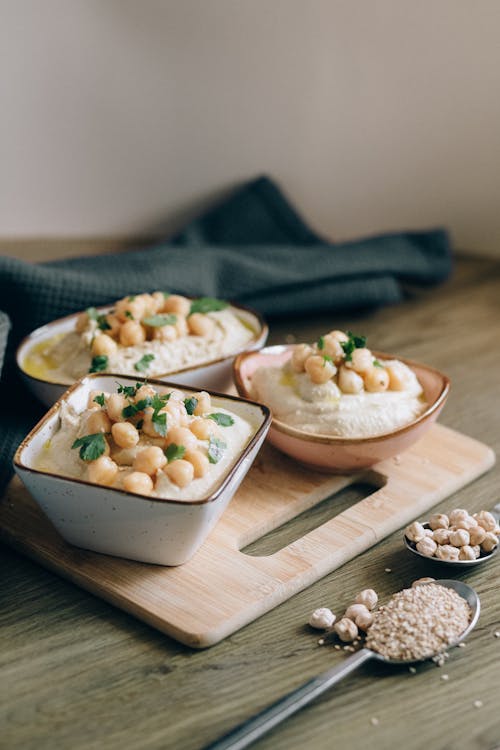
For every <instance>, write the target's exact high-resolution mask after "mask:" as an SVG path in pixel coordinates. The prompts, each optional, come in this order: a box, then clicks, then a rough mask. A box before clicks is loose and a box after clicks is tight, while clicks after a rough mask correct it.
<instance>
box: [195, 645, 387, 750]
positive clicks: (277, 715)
mask: <svg viewBox="0 0 500 750" xmlns="http://www.w3.org/2000/svg"><path fill="white" fill-rule="evenodd" d="M372 657H373V652H372V651H370V650H369V649H367V648H362V649H360V650H359V651H357V652H356V653H355V654H352V656H349V657H348V658H347V659H346V660H345V661H343V662H342V664H339V665H338V666H336V667H332V669H328V670H327V671H326V672H322V673H321V674H319V675H317V677H313V678H312V679H311V680H309V681H308V682H305V683H304V684H302V685H300V686H299V687H298V688H296V689H295V690H292V692H291V693H288V694H287V695H285V696H284V697H283V698H280V699H279V700H277V701H276V702H275V703H272V704H271V705H270V706H268V707H267V708H265V709H263V710H262V711H260V713H258V714H256V715H255V716H252V718H250V719H248V720H247V721H245V722H243V723H242V724H239V725H238V726H236V727H235V728H234V729H232V730H231V731H230V732H228V734H225V735H224V736H223V737H221V738H220V739H218V740H215V742H213V743H212V744H210V745H206V746H205V747H204V748H203V749H202V750H242V748H244V747H248V745H250V744H251V743H252V742H255V740H257V739H259V737H262V736H263V735H264V734H266V733H267V732H269V731H270V730H271V729H273V728H274V727H275V726H277V725H278V724H281V722H282V721H284V720H285V719H287V718H288V717H289V716H292V714H294V713H296V711H299V710H300V709H301V708H302V707H303V706H307V704H308V703H310V702H311V701H313V700H314V699H315V698H317V696H318V695H321V694H322V693H324V692H325V691H326V690H328V688H330V687H332V685H335V684H336V683H337V682H339V681H340V680H342V679H343V678H344V677H347V675H348V674H350V673H351V672H353V671H354V670H355V669H357V668H358V667H360V666H361V664H363V663H364V662H365V661H368V659H371V658H372Z"/></svg>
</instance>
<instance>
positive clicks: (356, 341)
mask: <svg viewBox="0 0 500 750" xmlns="http://www.w3.org/2000/svg"><path fill="white" fill-rule="evenodd" d="M347 335H348V337H349V338H348V339H347V341H341V342H340V346H341V347H342V349H343V350H344V354H345V359H346V362H350V361H351V360H352V353H353V351H354V350H355V349H363V348H364V346H365V345H366V336H357V335H356V334H354V333H351V331H347Z"/></svg>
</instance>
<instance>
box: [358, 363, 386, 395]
mask: <svg viewBox="0 0 500 750" xmlns="http://www.w3.org/2000/svg"><path fill="white" fill-rule="evenodd" d="M364 382H365V388H366V390H367V391H368V392H369V393H381V392H382V391H386V390H387V389H388V387H389V375H388V374H387V372H386V370H385V367H372V369H371V370H369V371H368V372H367V373H365V376H364Z"/></svg>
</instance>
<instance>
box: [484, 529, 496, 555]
mask: <svg viewBox="0 0 500 750" xmlns="http://www.w3.org/2000/svg"><path fill="white" fill-rule="evenodd" d="M497 544H498V537H497V535H496V534H495V533H494V532H493V531H487V532H486V536H485V537H484V539H483V541H482V542H481V549H482V550H483V551H484V552H493V550H494V549H495V547H496V546H497Z"/></svg>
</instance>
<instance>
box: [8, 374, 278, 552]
mask: <svg viewBox="0 0 500 750" xmlns="http://www.w3.org/2000/svg"><path fill="white" fill-rule="evenodd" d="M117 382H119V383H122V384H124V385H131V384H134V383H136V382H137V378H131V377H127V376H119V377H117V376H114V375H98V374H96V375H88V376H87V377H85V378H83V379H82V380H80V381H79V382H78V383H76V384H75V385H73V386H72V387H71V388H70V389H69V390H68V391H67V392H66V393H65V394H64V395H63V396H62V397H61V398H60V399H59V400H58V401H57V403H56V404H54V405H53V406H52V408H51V409H50V410H49V411H48V412H47V414H46V415H45V416H44V417H43V418H42V419H41V421H40V422H39V423H38V424H37V425H36V427H34V429H33V430H32V431H31V432H30V434H29V435H28V436H27V437H26V438H25V439H24V440H23V442H22V443H21V445H20V446H19V448H18V450H17V452H16V455H15V457H14V468H15V470H16V472H17V474H18V475H19V477H20V478H21V479H22V481H23V482H24V484H25V485H26V487H27V488H28V490H29V491H30V493H31V494H32V495H33V497H34V499H35V500H36V501H37V503H38V505H39V506H40V507H41V509H42V510H43V511H44V513H46V515H47V516H48V517H49V519H50V520H51V522H52V523H53V525H54V526H55V528H56V529H57V530H58V532H59V533H60V534H61V536H62V537H63V538H64V539H65V540H66V541H67V542H69V543H70V544H74V545H75V546H77V547H83V548H85V549H89V550H94V551H95V552H102V553H105V554H108V555H115V556H118V557H126V558H129V559H132V560H140V561H141V562H148V563H156V564H159V565H181V564H182V563H184V562H186V561H187V560H189V558H190V557H192V555H193V554H194V553H195V552H196V550H197V549H198V547H200V545H201V544H202V543H203V541H204V540H205V538H206V537H207V535H208V534H209V532H210V531H211V529H212V528H213V526H214V525H215V523H216V522H217V520H218V519H219V517H220V516H221V514H222V512H223V511H224V509H225V508H226V506H227V505H228V503H229V501H230V500H231V498H232V496H233V495H234V493H235V492H236V490H237V489H238V487H239V485H240V483H241V481H242V480H243V478H244V476H245V475H246V473H247V471H248V469H249V468H250V466H251V464H252V462H253V460H254V458H255V456H256V454H257V452H258V450H259V448H260V446H261V444H262V442H263V440H264V438H265V436H266V433H267V431H268V429H269V426H270V423H271V417H270V412H269V410H268V409H267V407H265V406H262V405H261V404H256V403H254V402H252V401H246V400H244V399H241V398H237V397H235V396H223V395H221V394H215V393H211V396H212V404H213V405H214V406H222V407H225V408H227V409H229V410H231V411H233V412H234V413H236V414H237V415H239V416H240V417H242V418H244V419H246V420H247V421H249V422H250V423H251V424H252V425H253V426H254V431H253V435H252V437H251V440H250V442H249V443H248V445H247V446H246V448H245V449H244V450H243V452H242V453H241V455H240V456H239V457H238V459H237V461H236V462H235V463H234V464H233V466H232V467H231V468H230V469H229V471H228V473H227V474H226V475H224V476H223V477H222V478H221V480H220V482H219V483H218V484H217V486H216V487H215V488H214V489H213V490H212V491H211V493H210V495H209V496H207V497H204V498H201V499H197V500H192V501H190V500H183V501H179V500H171V499H158V498H151V497H147V496H143V495H136V494H131V493H128V492H125V491H124V490H121V489H114V488H111V487H102V486H100V485H97V484H92V483H90V482H88V481H85V480H82V479H72V478H68V477H63V476H60V475H56V474H51V473H47V472H43V471H40V470H38V469H37V468H36V459H37V456H38V455H39V454H40V452H41V450H42V448H43V446H44V444H45V442H46V441H47V440H49V439H50V438H51V437H52V435H53V434H54V433H55V431H56V430H57V428H58V424H59V412H60V408H61V404H62V403H63V402H68V403H69V404H71V405H72V406H73V407H75V408H76V409H77V410H78V411H80V410H83V409H85V408H86V404H87V400H88V394H89V392H90V391H91V390H96V389H97V390H100V389H102V390H103V391H110V392H115V390H116V383H117ZM148 383H151V384H153V385H156V386H165V385H174V383H165V382H164V381H159V380H150V379H148ZM183 390H185V391H186V393H189V392H190V391H189V389H187V388H185V389H183Z"/></svg>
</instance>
